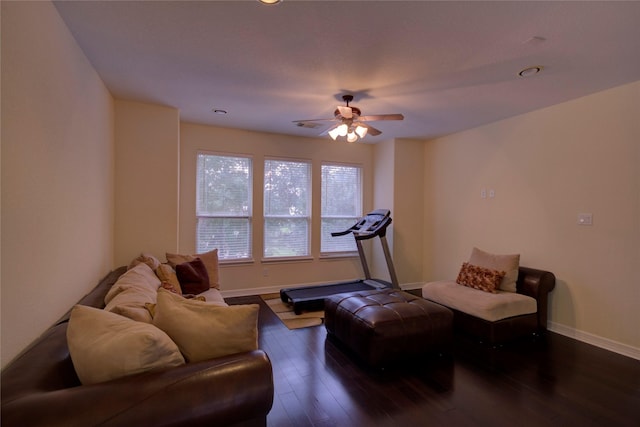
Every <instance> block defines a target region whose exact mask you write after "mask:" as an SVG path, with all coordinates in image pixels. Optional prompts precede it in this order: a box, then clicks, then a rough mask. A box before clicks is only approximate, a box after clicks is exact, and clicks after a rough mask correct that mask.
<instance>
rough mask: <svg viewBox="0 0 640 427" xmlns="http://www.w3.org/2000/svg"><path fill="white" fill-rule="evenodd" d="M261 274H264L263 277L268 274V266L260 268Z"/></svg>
mask: <svg viewBox="0 0 640 427" xmlns="http://www.w3.org/2000/svg"><path fill="white" fill-rule="evenodd" d="M262 276H264V277H268V276H269V269H268V268H263V269H262Z"/></svg>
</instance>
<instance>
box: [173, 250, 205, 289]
mask: <svg viewBox="0 0 640 427" xmlns="http://www.w3.org/2000/svg"><path fill="white" fill-rule="evenodd" d="M176 276H178V282H180V288H181V289H182V293H183V294H199V293H201V292H204V291H207V290H209V274H208V273H207V267H206V266H205V265H204V262H202V260H201V259H200V258H196V259H194V260H193V261H189V262H185V263H182V264H178V265H176Z"/></svg>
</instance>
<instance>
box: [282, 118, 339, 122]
mask: <svg viewBox="0 0 640 427" xmlns="http://www.w3.org/2000/svg"><path fill="white" fill-rule="evenodd" d="M335 121H336V119H335V118H333V119H310V120H294V121H293V123H315V122H335Z"/></svg>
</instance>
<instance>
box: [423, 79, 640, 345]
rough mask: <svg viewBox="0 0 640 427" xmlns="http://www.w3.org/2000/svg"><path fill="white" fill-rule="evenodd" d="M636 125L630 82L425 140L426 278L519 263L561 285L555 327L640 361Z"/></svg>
mask: <svg viewBox="0 0 640 427" xmlns="http://www.w3.org/2000/svg"><path fill="white" fill-rule="evenodd" d="M639 117H640V82H636V83H633V84H629V85H625V86H621V87H618V88H614V89H611V90H608V91H604V92H601V93H598V94H595V95H592V96H588V97H584V98H580V99H577V100H574V101H571V102H567V103H563V104H560V105H556V106H553V107H549V108H545V109H542V110H539V111H536V112H533V113H529V114H526V115H522V116H519V117H515V118H512V119H508V120H504V121H500V122H497V123H494V124H491V125H487V126H483V127H479V128H476V129H472V130H469V131H466V132H460V133H458V134H454V135H451V136H448V137H444V138H439V139H436V140H434V141H432V142H429V143H428V144H427V145H426V146H425V157H424V159H425V181H424V182H425V192H424V195H425V197H424V211H425V212H424V218H425V220H424V221H425V224H426V225H427V229H426V230H425V253H424V260H423V265H424V266H425V272H424V278H425V280H435V279H445V278H452V277H455V275H456V274H457V271H458V270H459V268H460V264H461V263H462V262H463V261H465V260H466V259H467V258H468V256H469V253H470V251H471V248H472V247H473V246H478V247H480V248H482V249H485V250H487V251H491V252H495V253H520V254H521V264H522V265H526V266H531V267H537V268H542V269H547V270H550V271H552V272H554V273H555V274H556V276H557V279H558V281H557V284H556V289H555V290H554V291H553V293H552V295H551V310H550V320H551V322H552V327H553V328H556V329H557V330H560V331H562V332H565V333H567V334H572V333H573V334H574V335H576V336H578V337H580V338H582V339H585V340H590V339H592V340H596V341H597V340H599V339H601V338H602V340H601V342H602V341H610V344H611V345H612V346H613V347H615V346H619V347H620V348H622V349H625V348H626V349H627V350H630V352H634V351H635V352H636V355H640V329H639V328H638V324H640V314H639V313H640V281H639V279H638V274H637V271H636V270H637V266H638V265H640V244H639V243H640V167H639V165H640V120H638V118H639ZM483 188H485V189H486V190H487V192H489V190H490V189H493V190H494V191H495V197H494V198H490V197H489V196H487V198H485V199H483V198H481V189H483ZM579 213H592V214H593V225H592V226H581V225H578V224H577V216H578V214H579Z"/></svg>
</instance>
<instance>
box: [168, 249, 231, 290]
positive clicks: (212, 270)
mask: <svg viewBox="0 0 640 427" xmlns="http://www.w3.org/2000/svg"><path fill="white" fill-rule="evenodd" d="M166 256H167V262H168V263H169V265H171V267H173V268H174V269H175V268H176V265H178V264H183V263H185V262H189V261H193V260H194V259H196V258H200V259H201V260H202V262H203V263H204V265H205V267H206V268H207V274H208V275H209V287H211V288H216V289H220V279H219V277H218V250H217V249H214V250H212V251H209V252H205V253H203V254H196V255H180V254H170V253H167V254H166Z"/></svg>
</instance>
